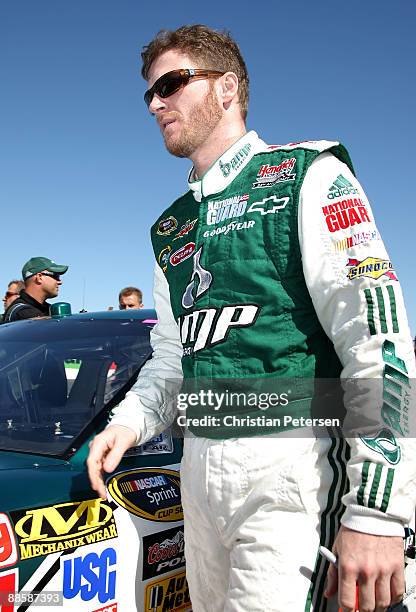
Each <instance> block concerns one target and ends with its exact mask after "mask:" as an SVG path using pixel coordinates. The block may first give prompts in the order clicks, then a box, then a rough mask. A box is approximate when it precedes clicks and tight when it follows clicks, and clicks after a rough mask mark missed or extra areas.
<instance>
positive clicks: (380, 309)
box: [376, 287, 388, 334]
mask: <svg viewBox="0 0 416 612" xmlns="http://www.w3.org/2000/svg"><path fill="white" fill-rule="evenodd" d="M376 296H377V304H378V314H379V318H380V325H381V333H382V334H387V332H388V329H387V321H386V309H385V308H384V297H383V290H382V288H381V287H376Z"/></svg>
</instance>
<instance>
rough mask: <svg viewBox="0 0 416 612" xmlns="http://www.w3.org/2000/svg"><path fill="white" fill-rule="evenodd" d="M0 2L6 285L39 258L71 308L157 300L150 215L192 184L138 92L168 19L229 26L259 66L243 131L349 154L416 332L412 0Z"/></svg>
mask: <svg viewBox="0 0 416 612" xmlns="http://www.w3.org/2000/svg"><path fill="white" fill-rule="evenodd" d="M0 6H1V8H0V201H1V211H2V228H3V231H2V236H1V242H2V253H3V258H2V266H1V269H0V290H1V288H2V287H4V288H5V287H6V285H7V283H8V281H9V280H10V279H11V278H13V277H15V276H18V275H19V273H20V270H21V267H22V264H23V263H24V262H25V261H26V260H27V259H29V258H30V257H32V256H34V255H45V256H48V257H51V258H53V259H55V261H57V262H60V263H66V264H69V266H70V269H69V271H68V273H67V274H66V275H65V277H64V279H65V282H64V284H63V286H62V289H61V293H60V298H61V299H62V300H65V301H69V302H71V303H72V307H73V310H75V311H76V310H79V309H80V308H81V307H82V306H83V293H84V285H85V288H86V291H85V307H86V308H87V309H88V310H96V309H103V308H106V307H107V306H109V305H113V306H117V294H118V291H119V289H120V288H121V287H123V286H125V285H130V284H133V285H137V286H139V287H140V288H142V290H143V292H144V300H145V305H146V306H152V304H153V300H152V296H151V288H152V270H153V255H152V250H151V246H150V239H149V227H150V225H151V224H152V222H153V221H154V220H155V219H156V217H157V216H158V215H159V214H160V212H161V211H162V210H163V209H164V208H165V207H166V206H167V205H169V204H170V203H171V201H172V200H173V199H175V198H176V197H177V196H178V195H180V194H181V193H183V192H184V191H185V189H186V175H187V171H188V168H189V162H188V161H187V160H179V159H175V158H173V157H171V156H170V155H169V154H168V153H167V152H166V151H165V150H164V147H163V143H162V139H161V137H160V134H159V130H158V128H157V126H156V125H155V122H154V120H153V119H152V118H151V117H150V116H149V115H148V113H147V111H146V108H145V106H144V104H143V101H142V96H143V92H144V90H145V83H144V82H143V81H142V79H141V76H140V51H141V48H142V46H143V45H144V44H146V43H147V42H148V41H149V40H150V39H151V38H152V37H153V35H154V34H155V32H156V31H158V30H159V29H162V28H175V27H177V26H179V25H182V24H184V23H206V24H208V25H210V26H212V27H215V28H221V29H222V28H226V29H228V30H230V31H231V33H232V34H233V36H234V37H235V39H236V40H237V41H238V43H239V44H240V47H241V49H242V52H243V55H244V57H245V59H246V62H247V65H248V69H249V72H250V77H251V103H250V111H249V117H248V128H249V129H256V131H258V133H259V134H260V135H261V136H262V137H263V138H264V139H265V140H266V141H268V142H270V143H284V142H289V141H297V140H306V139H320V138H325V139H334V140H340V141H341V142H343V143H344V144H345V145H346V146H347V148H348V149H349V151H350V154H351V156H352V159H353V162H354V165H355V168H356V171H357V175H358V178H359V180H360V181H361V183H362V184H363V186H364V188H365V190H366V192H367V194H368V196H369V198H370V201H371V203H372V206H373V210H374V213H375V216H376V219H377V223H378V226H379V229H380V231H381V233H382V235H383V237H384V240H385V243H386V245H387V248H388V250H389V252H390V256H391V259H392V261H393V263H394V264H395V267H396V271H397V273H398V276H399V279H400V280H401V283H402V286H403V291H404V294H405V299H406V303H407V308H408V315H409V320H410V324H411V329H412V332H413V334H415V333H416V291H415V289H416V280H415V274H414V249H413V247H414V243H415V220H416V215H415V206H414V203H415V196H414V189H415V184H414V182H413V180H414V178H415V171H414V161H415V155H414V150H413V145H414V143H415V142H416V139H415V121H414V109H415V78H414V69H415V67H414V60H415V57H416V53H415V52H416V48H415V47H416V45H415V37H414V27H415V23H416V8H415V6H416V5H415V3H414V1H413V0H397V1H396V2H387V1H385V0H381V1H375V0H366V1H365V2H363V1H362V0H349V1H348V2H345V0H344V1H337V0H332V1H330V0H322V1H321V0H315V1H314V2H311V1H310V0H298V2H283V1H282V0H269V2H261V3H254V2H250V3H249V2H246V1H243V0H241V1H240V2H224V1H219V0H210V2H206V3H200V6H198V5H197V4H196V3H195V2H192V1H187V0H184V1H176V2H167V1H166V2H164V3H158V4H155V3H151V2H150V3H145V2H142V1H140V0H119V1H118V2H116V1H115V0H112V1H109V0H71V1H70V2H69V1H66V2H64V1H63V0H14V1H13V2H11V1H9V2H7V1H6V2H3V3H1V5H0Z"/></svg>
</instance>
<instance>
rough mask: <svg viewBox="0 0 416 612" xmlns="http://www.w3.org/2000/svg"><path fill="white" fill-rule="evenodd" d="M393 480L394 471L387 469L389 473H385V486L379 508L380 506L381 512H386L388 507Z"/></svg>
mask: <svg viewBox="0 0 416 612" xmlns="http://www.w3.org/2000/svg"><path fill="white" fill-rule="evenodd" d="M393 478H394V469H393V468H389V471H388V472H387V478H386V485H385V487H384V495H383V501H382V502H381V506H380V510H381V512H386V510H387V507H388V505H389V501H390V494H391V489H392V486H393Z"/></svg>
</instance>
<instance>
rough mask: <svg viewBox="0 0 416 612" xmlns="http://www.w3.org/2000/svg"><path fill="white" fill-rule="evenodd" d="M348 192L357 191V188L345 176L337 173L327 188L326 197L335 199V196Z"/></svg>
mask: <svg viewBox="0 0 416 612" xmlns="http://www.w3.org/2000/svg"><path fill="white" fill-rule="evenodd" d="M350 193H358V189H356V188H355V187H354V186H353V184H352V183H350V181H349V180H348V179H346V178H345V176H342V174H338V176H337V178H336V179H335V181H334V182H333V183H332V185H331V187H330V188H329V192H328V196H327V197H328V199H329V200H335V198H342V196H344V195H349V194H350Z"/></svg>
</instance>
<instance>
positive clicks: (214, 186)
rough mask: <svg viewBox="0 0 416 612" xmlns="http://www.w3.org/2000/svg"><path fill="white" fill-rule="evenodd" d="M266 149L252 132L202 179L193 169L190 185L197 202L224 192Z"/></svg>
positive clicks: (242, 138) (241, 139)
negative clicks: (196, 176)
mask: <svg viewBox="0 0 416 612" xmlns="http://www.w3.org/2000/svg"><path fill="white" fill-rule="evenodd" d="M266 147H267V145H266V144H265V143H264V142H263V140H261V138H259V137H258V135H257V134H256V132H254V131H250V132H247V133H246V134H244V136H242V137H241V138H239V139H238V140H237V142H235V143H234V144H233V145H232V146H231V147H230V148H229V149H227V150H226V151H225V152H224V153H223V155H221V157H219V158H218V159H217V160H216V161H215V162H214V163H213V164H212V166H211V167H210V168H208V170H207V171H206V172H205V174H204V175H203V176H202V177H201V178H200V179H195V170H194V168H192V170H191V171H190V173H189V177H188V185H189V189H191V190H192V191H193V192H194V198H195V200H196V201H197V202H200V201H201V200H202V198H203V197H206V196H209V195H212V194H214V193H219V192H220V191H223V189H225V188H226V187H227V186H228V185H229V184H230V183H231V182H232V181H233V180H234V179H235V177H236V176H237V175H238V174H239V173H240V172H241V170H242V169H243V168H245V166H246V165H247V164H248V162H249V161H250V159H251V158H252V157H253V155H255V154H256V153H258V152H259V151H263V150H264V149H265V148H266Z"/></svg>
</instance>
